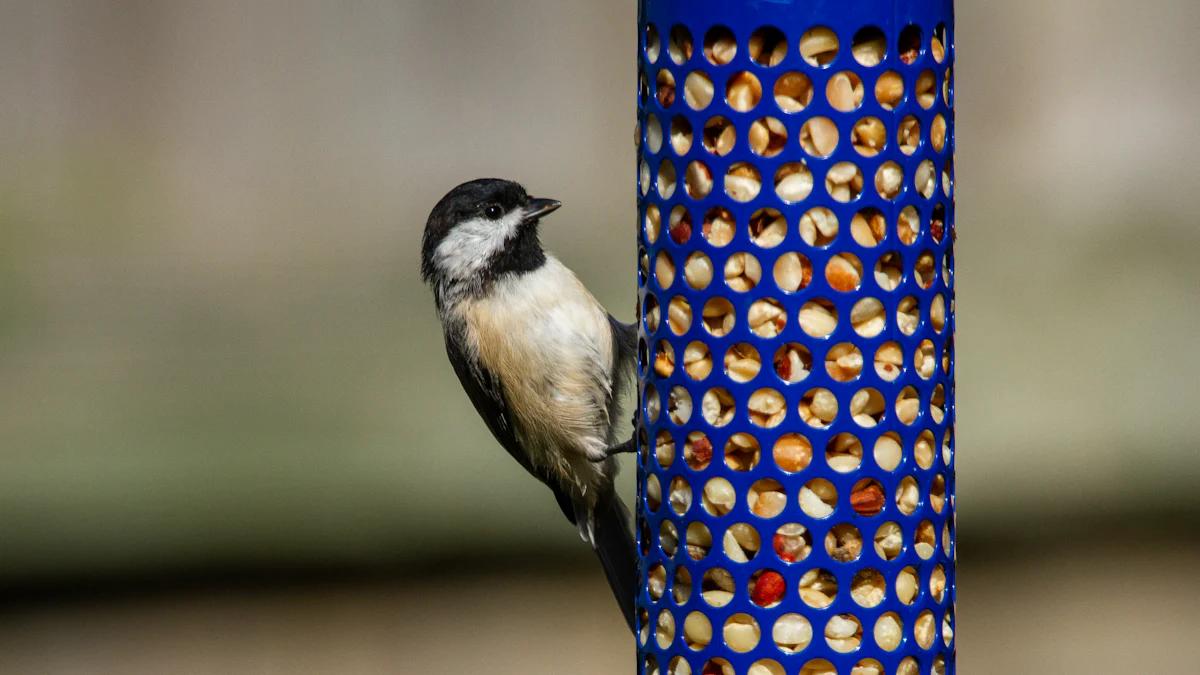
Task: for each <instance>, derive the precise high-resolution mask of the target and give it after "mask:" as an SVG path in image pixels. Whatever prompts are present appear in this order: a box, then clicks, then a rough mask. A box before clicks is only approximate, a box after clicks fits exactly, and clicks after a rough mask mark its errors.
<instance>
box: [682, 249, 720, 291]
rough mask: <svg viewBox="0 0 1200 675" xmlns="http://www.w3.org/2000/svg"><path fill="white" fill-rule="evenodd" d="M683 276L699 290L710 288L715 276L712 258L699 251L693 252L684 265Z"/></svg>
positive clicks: (689, 284)
mask: <svg viewBox="0 0 1200 675" xmlns="http://www.w3.org/2000/svg"><path fill="white" fill-rule="evenodd" d="M683 278H684V280H685V281H687V285H688V286H691V287H692V288H694V289H696V290H698V291H699V290H703V289H705V288H708V285H709V284H710V283H712V278H713V267H712V260H709V258H708V256H706V255H704V254H703V253H701V252H699V251H696V252H695V253H692V254H691V255H689V256H688V258H687V262H686V263H685V264H684V266H683Z"/></svg>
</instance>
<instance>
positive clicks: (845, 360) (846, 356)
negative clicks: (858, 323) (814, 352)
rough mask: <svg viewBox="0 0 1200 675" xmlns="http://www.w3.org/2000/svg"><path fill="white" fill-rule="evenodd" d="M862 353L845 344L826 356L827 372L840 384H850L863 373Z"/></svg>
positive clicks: (831, 350)
mask: <svg viewBox="0 0 1200 675" xmlns="http://www.w3.org/2000/svg"><path fill="white" fill-rule="evenodd" d="M862 367H863V357H862V352H861V351H859V350H858V347H855V346H854V345H853V344H851V343H849V342H843V343H841V344H839V345H837V346H835V347H833V348H832V349H830V350H829V351H828V352H827V353H826V354H825V372H827V373H829V376H830V377H832V378H833V379H835V380H837V381H838V382H849V381H851V380H853V379H855V378H857V377H858V376H859V374H861V373H862Z"/></svg>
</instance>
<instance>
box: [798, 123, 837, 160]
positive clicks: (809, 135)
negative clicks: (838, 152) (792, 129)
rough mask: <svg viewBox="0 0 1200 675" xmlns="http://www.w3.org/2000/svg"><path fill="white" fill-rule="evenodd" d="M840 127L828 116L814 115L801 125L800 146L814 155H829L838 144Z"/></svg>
mask: <svg viewBox="0 0 1200 675" xmlns="http://www.w3.org/2000/svg"><path fill="white" fill-rule="evenodd" d="M838 138H839V137H838V128H837V125H836V124H834V123H833V120H831V119H829V118H828V117H814V118H812V119H810V120H808V121H807V122H805V123H804V126H802V127H800V147H802V148H804V151H805V152H807V153H808V154H810V155H813V156H814V157H828V156H829V155H831V154H833V151H834V149H836V148H837V144H838Z"/></svg>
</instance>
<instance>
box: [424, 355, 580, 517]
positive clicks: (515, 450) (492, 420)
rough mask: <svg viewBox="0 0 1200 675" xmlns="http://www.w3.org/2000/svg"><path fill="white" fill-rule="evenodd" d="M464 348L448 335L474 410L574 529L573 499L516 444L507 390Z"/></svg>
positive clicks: (461, 380)
mask: <svg viewBox="0 0 1200 675" xmlns="http://www.w3.org/2000/svg"><path fill="white" fill-rule="evenodd" d="M461 345H462V343H461V341H460V340H457V339H454V338H453V337H452V336H451V335H449V334H447V336H446V354H447V355H448V356H449V357H450V363H452V364H453V365H454V372H455V373H456V374H457V375H458V379H459V381H460V382H462V386H463V389H465V390H466V392H467V397H468V398H470V399H471V403H472V404H473V405H474V406H475V410H476V411H477V412H478V413H479V416H480V417H482V418H483V421H484V423H485V424H487V428H488V430H489V431H491V432H492V436H494V437H495V438H496V440H497V441H499V442H500V445H501V446H502V447H503V448H504V449H505V450H506V451H508V454H510V455H512V458H513V459H515V460H517V463H518V464H520V465H521V466H522V467H523V468H524V469H525V470H526V471H528V472H529V473H531V474H533V475H534V476H535V477H537V479H538V480H540V481H542V482H543V483H545V484H546V487H548V488H550V491H551V492H553V493H554V499H555V500H556V501H558V507H559V508H560V509H562V512H563V515H564V516H566V517H567V520H569V521H571V524H572V525H575V524H576V519H575V507H574V505H573V504H572V503H571V497H570V495H568V494H567V493H566V492H565V491H563V489H562V488H561V487H559V485H558V481H557V480H555V479H554V477H553V476H551V475H550V474H549V473H547V472H546V471H544V470H541V469H538V468H537V467H535V466H534V465H533V464H532V463H531V462H530V461H529V457H528V455H527V454H526V452H525V451H524V449H522V448H521V444H520V443H519V442H518V441H517V435H516V429H515V427H514V426H513V423H514V420H513V419H512V416H511V415H510V414H509V413H508V404H507V403H506V402H505V399H504V388H503V386H501V384H500V381H499V380H498V379H496V378H495V377H494V376H493V375H492V374H491V373H490V372H488V370H487V368H485V367H484V366H483V365H482V364H481V363H479V360H478V359H477V358H475V357H474V356H473V355H472V354H469V353H467V351H466V350H464V349H463V348H462V346H461Z"/></svg>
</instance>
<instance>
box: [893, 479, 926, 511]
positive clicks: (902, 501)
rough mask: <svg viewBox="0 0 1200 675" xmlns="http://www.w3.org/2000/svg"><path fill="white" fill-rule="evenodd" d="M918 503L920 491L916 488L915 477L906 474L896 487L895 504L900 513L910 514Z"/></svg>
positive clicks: (919, 502) (919, 501)
mask: <svg viewBox="0 0 1200 675" xmlns="http://www.w3.org/2000/svg"><path fill="white" fill-rule="evenodd" d="M920 504H921V493H920V489H918V488H917V479H915V478H913V477H912V476H906V477H905V478H904V480H902V481H900V487H899V488H897V489H896V506H897V507H898V508H899V509H900V512H901V513H903V514H904V515H906V516H911V515H912V514H913V513H915V512H916V510H917V507H918V506H920Z"/></svg>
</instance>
